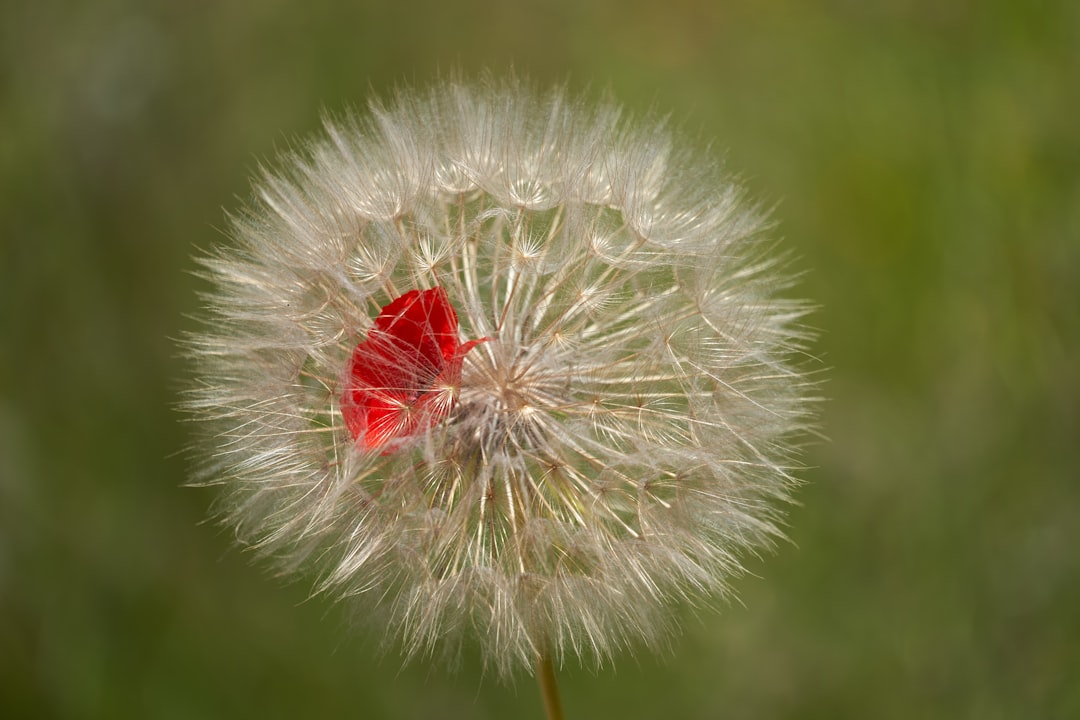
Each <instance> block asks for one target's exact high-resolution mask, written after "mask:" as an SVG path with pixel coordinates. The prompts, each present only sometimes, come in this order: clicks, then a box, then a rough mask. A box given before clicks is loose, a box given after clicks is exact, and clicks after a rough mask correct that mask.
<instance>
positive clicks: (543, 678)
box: [536, 652, 563, 720]
mask: <svg viewBox="0 0 1080 720" xmlns="http://www.w3.org/2000/svg"><path fill="white" fill-rule="evenodd" d="M536 679H537V680H539V681H540V695H541V696H542V697H543V698H544V709H545V710H546V711H547V718H548V720H563V711H562V703H561V702H560V701H559V683H558V682H557V681H556V680H555V667H554V666H553V665H552V664H551V655H550V654H549V653H547V652H545V653H543V654H542V655H541V656H540V659H539V660H537V662H536Z"/></svg>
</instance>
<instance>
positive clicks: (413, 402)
mask: <svg viewBox="0 0 1080 720" xmlns="http://www.w3.org/2000/svg"><path fill="white" fill-rule="evenodd" d="M485 340H487V338H484V339H482V340H471V341H469V342H467V343H465V344H464V345H461V344H460V343H459V340H458V320H457V313H456V312H454V307H453V305H451V304H450V299H449V298H448V297H447V294H446V290H444V289H443V288H441V287H436V288H432V289H430V290H410V291H409V292H407V293H405V294H404V295H402V296H401V297H398V298H395V299H394V300H393V301H391V302H390V303H389V304H387V305H386V306H385V307H383V309H382V310H381V311H380V312H379V315H378V317H376V318H375V322H374V323H373V324H372V327H371V330H369V331H368V336H367V338H366V339H365V340H362V341H361V342H360V343H359V344H358V345H357V346H356V349H355V350H353V354H352V357H351V358H350V361H349V368H348V372H347V375H346V382H347V387H346V389H345V393H344V395H343V397H342V403H341V404H342V414H343V415H344V418H345V425H346V426H347V427H348V428H349V432H350V433H351V434H352V436H353V438H354V439H355V440H356V441H357V443H358V444H360V445H361V446H363V447H365V448H368V449H372V448H378V447H387V448H388V449H387V450H386V451H385V452H391V451H392V450H393V449H395V447H394V446H395V445H397V444H400V443H394V442H393V441H394V440H396V439H401V438H407V437H409V436H412V435H417V434H419V433H422V432H424V431H426V430H428V429H429V428H431V427H433V426H434V425H435V424H436V423H438V422H440V421H442V420H443V419H444V418H445V417H446V416H447V415H448V414H449V412H450V410H451V408H452V407H453V404H454V401H455V400H456V397H457V393H456V387H457V386H458V384H459V383H460V381H461V363H462V360H463V358H464V356H465V353H467V352H468V351H469V350H470V349H472V348H473V347H475V346H476V345H477V344H478V343H481V342H484V341H485Z"/></svg>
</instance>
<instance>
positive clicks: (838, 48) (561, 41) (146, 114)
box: [0, 0, 1080, 719]
mask: <svg viewBox="0 0 1080 720" xmlns="http://www.w3.org/2000/svg"><path fill="white" fill-rule="evenodd" d="M1078 8H1080V5H1077V4H1075V3H1069V2H1064V1H1063V2H1041V3H1030V4H1022V3H1009V2H983V3H978V2H973V1H969V2H960V1H953V2H946V3H933V2H928V1H927V2H910V3H904V2H886V1H879V2H841V1H834V2H826V3H819V4H804V3H798V2H794V0H777V1H775V2H768V3H738V4H736V3H712V2H705V1H704V0H702V1H700V2H698V1H691V0H681V1H679V2H668V3H665V4H661V3H655V2H651V1H649V2H646V1H645V0H633V1H632V2H617V1H616V0H604V1H601V2H591V3H575V2H570V1H569V0H562V1H560V2H552V3H546V4H542V5H541V4H537V6H535V7H525V6H521V7H517V6H511V5H510V4H498V3H488V2H479V1H478V0H466V1H465V2H460V3H410V2H401V3H391V4H386V5H384V6H375V5H374V4H372V5H371V6H367V5H364V4H354V5H352V6H351V7H344V4H341V3H314V2H313V3H306V4H300V3H296V4H290V3H287V2H284V1H283V0H276V1H271V2H262V3H239V2H233V3H209V2H194V3H167V2H164V1H163V0H159V1H157V2H141V3H136V2H133V1H130V0H102V1H100V2H95V3H82V4H79V3H70V4H63V3H57V2H52V3H47V2H46V3H28V2H24V3H15V4H12V3H6V4H4V5H3V6H2V7H0V62H2V65H0V73H2V74H0V93H2V94H0V716H3V717H11V718H22V717H57V718H125V717H130V718H192V717H198V718H215V717H258V718H276V717H282V718H285V717H372V718H377V717H448V718H449V717H476V718H484V717H535V718H539V717H540V716H541V709H540V704H539V700H538V698H537V697H536V691H535V689H534V688H533V686H532V683H531V681H530V680H528V679H525V678H523V679H522V681H521V682H520V683H519V685H518V686H517V687H516V688H503V687H500V686H499V685H497V684H496V683H495V682H494V681H493V680H491V679H484V678H481V677H480V676H479V675H478V664H477V663H475V662H470V661H469V660H467V661H466V662H465V664H464V666H463V667H462V669H461V671H460V672H459V673H457V674H452V673H448V672H446V671H445V670H444V669H442V668H438V667H436V668H434V669H432V668H427V667H425V666H423V665H417V666H413V667H409V668H406V669H405V670H399V668H398V664H397V660H396V658H395V657H392V656H391V657H389V658H387V659H385V660H383V661H381V662H380V661H378V660H377V659H375V658H374V657H373V645H374V643H373V641H372V640H371V639H368V638H363V637H357V636H353V635H350V634H349V633H347V632H343V628H344V627H345V620H344V618H343V616H342V614H341V611H340V610H339V609H338V608H335V607H332V606H328V605H327V604H326V603H325V602H323V601H322V600H313V601H305V597H306V588H304V587H302V586H298V585H284V586H283V585H282V584H280V583H278V582H276V581H274V580H273V579H269V578H267V577H266V576H265V575H264V574H263V573H262V572H261V571H260V570H259V569H258V568H253V567H250V566H249V565H248V563H247V561H246V558H245V557H243V556H242V554H240V553H239V552H237V551H235V550H232V549H231V548H230V538H229V537H228V536H227V534H226V533H224V532H221V531H218V530H216V529H214V528H212V527H209V526H206V525H204V524H200V523H201V521H202V520H203V518H204V517H205V511H206V508H207V506H208V504H209V503H210V501H211V499H212V497H213V493H212V491H203V490H192V489H181V488H180V487H179V485H180V484H181V483H182V482H183V480H184V475H185V463H184V461H183V460H182V458H181V457H179V456H178V454H177V453H178V452H179V451H180V450H181V449H182V448H183V447H184V446H185V444H186V443H187V442H188V438H189V428H188V427H187V426H186V425H185V424H184V423H182V422H180V421H179V418H178V416H177V415H176V414H175V413H174V412H173V411H172V410H171V409H170V405H171V403H173V402H174V401H175V399H176V393H177V390H178V388H179V387H181V386H182V380H181V378H183V377H184V374H185V372H186V368H185V367H184V365H183V363H182V362H180V361H179V360H178V358H177V351H176V348H175V345H174V343H173V342H172V340H171V338H175V337H177V336H179V335H180V334H182V332H183V331H184V330H185V329H190V328H191V327H193V322H192V321H191V320H189V319H187V315H188V314H190V313H194V312H197V311H198V302H197V300H196V296H195V292H196V290H197V288H198V282H197V281H196V280H195V279H194V278H192V277H191V276H190V274H189V273H190V272H191V270H192V269H193V267H194V266H193V264H192V262H191V261H190V259H189V258H190V256H191V254H192V252H193V248H195V247H206V246H208V245H211V244H214V243H218V242H221V241H223V237H222V233H221V231H220V230H219V228H221V227H222V226H223V224H224V223H223V210H222V208H223V207H226V208H227V207H235V206H236V205H237V204H238V201H237V200H236V198H237V197H244V196H246V195H247V194H248V192H249V186H248V180H247V178H248V176H249V175H251V174H252V173H253V171H254V169H255V167H256V165H257V163H258V162H260V161H261V160H264V159H268V158H271V157H272V156H273V155H274V154H275V153H276V152H277V151H278V150H279V149H281V148H283V147H287V146H288V145H289V143H290V142H291V141H292V140H293V139H294V138H296V137H301V136H304V135H306V134H308V133H310V132H312V131H315V130H316V129H317V127H318V125H319V114H320V112H321V111H322V110H330V111H336V110H339V109H341V108H343V107H345V106H347V105H362V104H363V103H364V102H365V101H366V100H367V98H368V97H370V96H371V94H372V93H376V94H381V93H385V92H387V91H388V90H389V89H390V88H392V87H393V85H394V84H395V83H397V82H399V81H407V82H418V83H424V82H427V81H429V80H431V79H432V78H433V77H434V76H435V75H436V74H437V73H439V72H446V71H447V70H450V69H452V68H463V69H464V70H466V71H468V72H475V71H477V70H479V69H481V68H491V69H493V70H496V71H501V70H503V69H505V68H508V67H510V66H511V65H513V66H514V67H516V68H517V70H518V71H521V72H524V73H527V74H528V75H530V76H531V77H533V78H534V79H536V80H539V81H541V82H549V81H559V80H565V79H567V78H569V79H570V80H571V82H572V83H575V84H579V85H585V84H592V85H594V86H599V87H607V86H610V87H611V88H612V89H613V90H614V92H615V94H616V96H617V97H619V98H620V99H621V100H623V101H624V102H626V103H627V104H629V105H630V106H631V107H634V108H637V109H639V110H646V109H648V108H650V107H657V108H659V109H662V110H664V111H670V112H671V113H672V115H673V116H674V117H675V118H676V119H678V120H684V119H685V121H686V122H685V124H684V126H685V127H686V128H687V129H689V130H691V131H692V132H693V134H695V135H700V136H701V137H703V138H715V139H716V145H717V147H719V148H720V149H721V150H724V151H725V152H726V156H727V158H728V161H729V164H730V166H731V167H732V169H734V170H737V171H739V172H741V173H742V174H743V176H744V177H745V179H746V182H747V184H748V185H749V186H750V188H751V189H752V190H753V191H754V193H755V194H757V195H758V196H759V197H762V198H764V199H765V200H766V202H769V203H772V202H776V203H777V211H776V218H777V220H778V221H779V223H780V232H782V234H783V235H784V236H786V243H785V244H786V246H787V247H789V248H793V249H794V250H795V252H796V253H798V255H799V256H800V258H801V259H800V261H799V264H800V267H805V268H807V269H809V270H810V271H811V272H810V273H809V274H808V275H807V279H806V281H805V283H804V284H803V286H802V288H801V290H802V291H803V292H804V293H805V294H806V295H808V296H810V297H812V298H813V299H814V300H815V301H817V302H820V303H821V304H822V307H823V309H822V310H821V311H820V312H819V313H817V315H816V316H815V317H814V322H815V324H816V325H818V326H819V327H820V328H821V329H822V331H823V335H822V338H821V340H820V342H819V344H818V348H817V349H818V352H819V353H820V355H821V357H822V358H823V362H824V364H825V365H827V366H828V367H829V368H830V371H829V373H828V376H829V384H828V394H829V396H830V398H831V399H830V402H829V403H828V405H827V406H826V408H825V416H824V427H825V430H826V433H827V434H828V435H829V437H830V439H831V440H830V442H829V443H827V444H824V445H822V446H820V447H818V448H816V449H815V450H814V452H813V454H812V456H811V457H810V458H808V461H809V462H810V463H811V464H812V465H814V469H813V470H812V471H811V472H809V473H807V475H808V479H809V480H810V481H811V483H810V484H809V485H808V486H807V487H806V488H805V489H804V490H803V491H802V492H801V493H800V500H801V503H802V504H801V505H800V506H799V507H797V508H795V509H794V510H793V512H792V514H791V517H790V535H791V537H792V539H793V540H794V544H793V545H792V546H787V547H783V548H781V550H780V552H779V553H778V556H777V557H774V558H766V559H765V560H763V561H761V562H758V561H754V562H753V564H752V569H753V571H754V573H755V576H753V577H747V578H743V579H741V580H740V581H738V583H737V587H738V590H739V592H740V596H741V599H742V602H743V604H739V605H734V606H732V607H730V608H725V609H724V610H723V611H722V612H721V613H719V614H717V613H711V612H709V613H705V614H704V615H703V616H702V617H701V618H700V619H697V620H693V619H691V620H689V621H688V623H687V625H686V633H685V635H684V637H682V638H680V639H679V641H678V643H677V645H676V648H675V651H674V652H673V653H672V656H671V657H670V658H666V659H656V658H651V657H638V658H636V659H634V658H630V657H625V658H622V659H621V661H620V662H619V663H618V664H617V668H616V669H615V670H614V671H612V670H611V669H607V670H604V671H601V672H600V673H598V674H596V675H593V674H592V673H589V672H586V671H581V670H577V669H573V668H571V669H567V670H565V671H564V672H563V683H564V693H565V696H566V697H565V702H566V706H567V709H568V712H569V714H570V716H571V717H596V716H604V717H607V716H611V717H616V716H617V717H625V718H631V717H686V718H714V717H723V718H731V719H734V718H759V717H760V718H765V717H768V718H781V717H790V718H814V717H822V718H825V717H828V718H863V717H874V718H909V717H921V718H980V719H983V718H1070V717H1080V683H1077V681H1076V672H1077V668H1078V667H1080V613H1078V611H1077V608H1080V559H1078V557H1080V556H1078V553H1077V549H1078V547H1080V487H1078V484H1077V483H1078V480H1080V473H1078V468H1080V442H1078V440H1080V369H1078V368H1080V349H1078V339H1080V301H1078V291H1077V288H1078V287H1080V285H1078V283H1080V131H1078V130H1077V129H1076V125H1077V123H1076V118H1077V117H1078V115H1080V84H1078V83H1077V78H1078V77H1080V9H1078Z"/></svg>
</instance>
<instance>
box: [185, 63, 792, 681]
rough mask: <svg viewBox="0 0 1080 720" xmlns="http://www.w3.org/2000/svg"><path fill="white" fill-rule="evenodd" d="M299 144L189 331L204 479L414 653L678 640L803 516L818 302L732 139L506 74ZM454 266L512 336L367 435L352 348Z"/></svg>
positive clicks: (491, 332)
mask: <svg viewBox="0 0 1080 720" xmlns="http://www.w3.org/2000/svg"><path fill="white" fill-rule="evenodd" d="M281 165H282V168H283V170H282V171H281V172H280V173H277V174H272V173H267V174H266V175H265V176H264V177H263V179H262V180H261V182H260V184H259V188H258V197H257V199H256V200H255V201H254V202H253V203H252V205H251V207H249V208H248V209H247V210H245V211H243V212H242V213H241V214H239V215H237V216H236V217H234V218H233V222H232V227H233V236H234V239H235V246H234V247H228V248H220V249H218V250H217V251H215V252H214V253H213V254H212V255H211V256H210V257H208V258H205V259H204V260H203V261H202V262H203V265H204V267H205V270H206V274H207V276H208V277H209V278H210V280H211V281H212V282H213V290H212V292H211V293H210V295H209V297H208V302H209V315H210V316H209V319H208V321H207V323H206V327H205V329H204V330H203V331H202V332H200V333H198V334H197V335H195V336H194V337H192V338H191V339H190V342H189V348H190V350H191V352H192V355H193V356H194V358H195V362H196V364H197V371H198V376H199V379H198V382H197V385H196V386H195V387H194V388H193V390H192V391H191V394H190V396H189V398H188V400H187V402H186V406H187V408H188V409H189V410H190V411H192V412H194V413H195V414H196V415H197V416H199V417H201V418H203V419H205V420H207V421H209V424H208V426H207V427H208V428H209V430H210V432H209V437H210V446H211V451H210V452H209V453H206V454H205V455H204V458H205V459H206V462H205V463H204V467H203V470H202V473H201V475H200V478H201V479H202V480H203V481H204V482H211V483H215V484H220V485H221V486H222V488H223V500H222V504H221V506H220V508H219V509H220V512H221V515H222V517H223V519H224V520H225V521H226V522H227V523H228V524H229V525H231V526H233V527H235V528H236V530H237V532H238V535H239V537H240V539H241V541H242V542H244V543H245V544H247V545H249V546H251V547H253V548H255V549H256V550H257V551H258V552H259V553H261V554H264V555H266V556H269V557H272V558H274V559H276V560H277V561H278V562H280V563H281V566H282V567H283V568H284V569H285V570H287V571H289V572H293V571H296V572H300V573H303V572H305V571H306V572H309V573H311V575H312V576H314V577H315V578H316V582H317V588H318V589H319V590H321V591H324V592H327V593H332V594H335V595H337V596H342V597H348V598H351V599H355V600H357V601H359V602H361V605H360V607H361V608H363V611H362V614H363V615H364V616H365V617H369V618H371V620H372V621H373V622H374V623H376V624H378V625H379V626H380V627H383V628H386V629H387V635H388V637H390V638H392V639H399V640H400V641H401V642H402V647H403V648H404V651H405V653H406V654H408V655H414V654H426V653H430V652H433V651H435V650H437V649H439V650H449V652H450V653H451V654H453V653H454V652H455V651H456V650H457V649H458V648H459V647H460V644H461V642H462V641H463V640H467V639H469V638H473V639H475V641H476V642H477V643H478V645H479V646H480V648H481V649H482V651H483V654H484V657H485V658H486V659H487V660H488V661H489V662H490V663H491V664H492V665H493V666H494V667H496V668H497V669H498V670H499V671H501V672H511V671H512V670H514V668H516V667H517V666H519V665H524V666H526V667H528V666H531V664H532V663H533V661H534V659H535V657H536V656H537V654H538V653H539V652H540V651H541V650H544V651H546V652H552V653H554V654H555V655H556V657H558V658H560V659H561V658H564V657H565V656H567V655H575V656H578V657H585V658H590V659H593V660H598V661H599V660H603V659H605V658H607V657H608V656H610V654H611V653H612V652H613V651H615V650H617V649H620V648H622V647H624V646H627V645H630V644H636V643H638V642H641V641H644V642H645V643H656V642H658V641H661V640H662V639H663V638H664V637H665V635H666V633H667V631H668V630H670V629H671V627H670V626H671V622H670V620H669V618H670V614H671V613H670V610H671V608H670V606H671V604H672V603H674V602H677V601H679V600H681V599H690V600H693V599H697V598H701V597H703V596H706V595H709V594H716V593H722V592H724V591H725V589H726V583H727V580H728V579H729V578H730V577H731V576H732V574H734V573H737V572H738V571H739V570H740V566H739V557H740V556H742V555H744V554H745V553H747V552H753V551H755V550H757V549H760V548H762V547H766V546H768V545H769V544H770V542H771V541H772V540H773V539H774V538H775V537H777V536H778V535H779V532H778V530H777V527H776V521H777V518H778V510H777V507H776V506H777V505H778V504H782V503H783V501H785V500H786V499H787V498H788V495H789V492H790V489H791V487H792V485H793V484H794V480H793V478H792V477H791V475H790V474H789V470H790V469H791V467H792V465H793V457H792V456H793V454H794V452H795V449H796V444H797V443H798V442H799V439H800V438H801V437H803V435H804V433H805V431H806V429H807V425H808V420H809V413H808V408H809V406H810V403H809V399H808V397H807V388H808V387H809V386H810V383H808V382H807V380H806V378H805V377H804V376H803V374H802V373H801V371H800V370H799V364H798V362H796V360H797V359H798V357H800V355H801V353H802V348H803V344H804V343H805V341H806V340H807V333H806V332H805V331H804V330H803V329H801V327H800V326H799V325H798V322H799V319H800V317H801V316H802V315H803V314H804V312H805V310H806V306H805V305H804V304H802V303H799V302H794V301H789V300H784V299H780V298H778V296H777V292H778V290H780V289H782V288H783V287H785V286H786V285H787V283H788V278H787V277H786V276H784V275H783V274H782V273H781V270H780V269H779V268H778V267H777V266H778V263H777V262H776V260H775V258H772V257H771V256H770V254H769V251H770V249H771V248H770V247H769V246H768V245H767V244H765V243H763V239H762V235H763V219H762V217H761V216H760V215H759V214H758V213H757V212H756V210H755V209H753V208H749V207H747V206H746V205H745V204H744V201H743V199H742V196H741V193H740V190H739V189H738V187H737V186H736V185H734V184H733V183H732V182H731V181H730V180H729V179H727V178H726V177H725V176H723V175H722V174H721V173H720V172H719V171H718V170H717V167H716V163H715V161H714V160H713V159H711V158H709V157H708V156H707V155H704V156H703V155H701V154H699V153H695V152H694V151H693V149H692V148H680V147H678V146H677V143H674V142H673V141H672V138H671V134H670V133H669V132H668V131H667V130H666V129H665V127H664V126H663V123H661V122H655V121H647V120H646V121H640V122H636V123H635V122H632V121H629V120H627V119H626V118H625V117H624V115H623V113H622V112H621V110H620V109H619V107H618V106H616V105H615V104H613V103H611V102H610V101H599V102H590V101H588V100H585V99H581V98H575V97H573V96H571V95H569V94H567V93H566V92H564V91H562V90H555V91H552V92H548V93H546V94H544V93H538V92H535V91H534V90H532V89H531V88H529V87H527V86H526V85H525V84H523V83H521V82H519V81H507V82H497V81H493V80H487V81H485V82H481V83H479V84H475V85H473V84H467V83H461V82H450V83H446V84H443V85H440V86H438V87H436V88H434V89H432V90H430V91H427V92H426V93H412V92H402V93H400V94H399V95H398V96H397V98H396V100H395V101H394V102H393V103H392V104H389V105H385V106H384V105H375V106H373V107H372V108H371V110H370V113H369V114H368V115H367V116H365V117H362V118H358V117H353V118H349V119H348V120H346V121H344V122H336V121H331V122H328V123H327V126H326V135H325V137H323V138H321V139H319V140H316V141H314V142H313V143H312V144H311V145H310V146H308V148H307V150H306V151H305V152H302V153H298V154H295V155H292V156H290V157H288V158H285V159H284V160H283V161H282V163H281ZM430 288H443V289H445V292H446V297H447V298H448V299H449V302H450V304H451V305H452V306H453V308H454V309H455V310H456V313H457V317H458V320H459V323H460V327H459V331H460V335H461V339H462V341H465V340H472V339H482V338H486V341H485V342H482V343H480V344H478V345H476V346H475V347H473V348H471V350H470V351H469V352H468V353H467V354H466V355H465V356H464V358H463V359H459V360H460V376H459V377H455V373H448V374H447V375H446V376H445V377H443V376H440V378H441V379H440V380H439V381H437V382H434V384H433V385H432V386H431V388H429V389H430V390H431V392H432V393H433V395H432V397H433V400H432V407H434V408H435V409H434V410H428V412H431V413H433V414H432V415H431V418H432V420H431V421H430V422H428V423H423V422H421V423H420V425H419V426H418V429H415V430H414V431H412V432H411V433H408V434H404V435H403V436H402V437H400V438H399V439H398V440H396V441H395V442H394V443H393V444H391V445H386V446H384V447H381V448H379V447H374V446H372V447H369V446H366V445H365V443H364V437H363V435H360V436H357V435H356V433H354V432H352V431H350V428H349V427H347V424H346V422H345V419H344V418H345V415H344V414H343V410H342V404H343V398H344V397H345V396H346V394H347V393H348V392H349V384H350V382H351V380H350V370H349V367H350V358H351V357H352V355H353V353H354V351H356V349H357V347H358V344H359V343H362V342H364V340H365V338H366V337H373V336H374V333H375V330H376V329H374V326H373V323H374V321H375V318H376V317H377V316H379V314H380V311H381V309H382V308H385V307H386V306H387V305H388V304H389V303H390V302H391V301H393V300H394V299H395V298H397V297H399V296H402V295H403V294H405V293H408V292H409V291H412V290H416V289H430ZM403 362H404V360H403ZM388 391H389V392H395V391H396V389H388ZM406 404H407V403H406ZM405 409H406V410H408V408H405ZM402 432H404V431H402Z"/></svg>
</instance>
